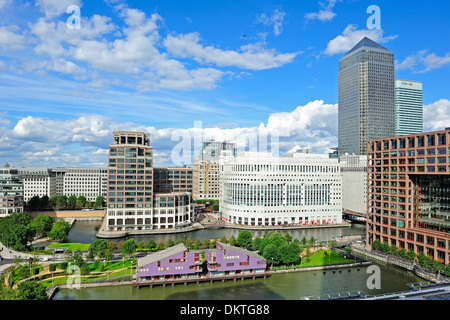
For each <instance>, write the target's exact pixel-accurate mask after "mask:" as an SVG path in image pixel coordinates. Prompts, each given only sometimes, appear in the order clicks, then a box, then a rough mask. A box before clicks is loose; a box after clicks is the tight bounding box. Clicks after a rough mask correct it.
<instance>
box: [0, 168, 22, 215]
mask: <svg viewBox="0 0 450 320" xmlns="http://www.w3.org/2000/svg"><path fill="white" fill-rule="evenodd" d="M23 208H24V200H23V183H22V178H21V177H20V175H19V174H18V170H17V169H13V168H9V166H5V167H4V168H0V218H1V217H3V216H6V215H8V214H10V213H13V212H21V211H23Z"/></svg>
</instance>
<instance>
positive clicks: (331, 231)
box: [67, 221, 366, 243]
mask: <svg viewBox="0 0 450 320" xmlns="http://www.w3.org/2000/svg"><path fill="white" fill-rule="evenodd" d="M100 225H101V222H100V221H76V222H75V224H74V225H73V227H72V229H71V230H70V232H69V235H68V240H67V241H68V242H81V243H92V242H94V241H95V240H97V237H96V233H97V228H98V227H99V226H100ZM240 231H241V230H239V229H225V228H222V229H205V230H196V231H191V232H185V233H174V234H163V235H161V234H159V235H140V236H128V237H126V238H118V239H113V240H112V241H114V242H119V241H126V240H127V239H128V238H134V239H135V240H136V241H137V242H140V241H144V242H147V241H148V240H150V239H153V240H155V241H156V243H158V242H159V241H164V242H166V241H167V240H169V239H172V240H174V241H175V242H176V241H177V240H186V239H188V238H190V239H191V240H192V241H195V240H196V239H197V238H199V239H200V240H202V241H203V239H205V238H208V239H219V240H220V238H222V236H225V237H226V238H229V237H231V236H232V235H234V236H235V237H236V238H237V236H238V234H239V232H240ZM251 232H252V234H253V236H255V237H256V236H258V237H262V236H263V235H264V234H265V233H267V232H269V230H262V231H253V230H251ZM285 232H288V233H290V234H291V235H292V237H293V238H297V239H299V240H301V239H302V238H303V237H306V238H307V239H309V238H311V237H314V238H316V239H318V240H319V241H328V240H331V239H333V238H334V237H337V236H340V235H342V236H350V235H365V232H366V227H365V225H362V224H354V225H352V226H351V227H342V228H318V229H300V230H286V231H282V233H285ZM108 241H109V240H108Z"/></svg>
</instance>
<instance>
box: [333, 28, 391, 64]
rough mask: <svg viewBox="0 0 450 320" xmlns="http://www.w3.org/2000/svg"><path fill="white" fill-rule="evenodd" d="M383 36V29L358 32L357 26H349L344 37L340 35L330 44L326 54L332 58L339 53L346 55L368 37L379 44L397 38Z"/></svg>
mask: <svg viewBox="0 0 450 320" xmlns="http://www.w3.org/2000/svg"><path fill="white" fill-rule="evenodd" d="M383 34H384V31H383V30H382V29H372V30H369V29H362V30H358V29H357V26H356V25H353V24H349V25H348V26H347V27H346V28H345V29H344V31H343V32H342V35H339V36H337V37H336V38H334V39H333V40H331V41H330V42H328V45H327V48H326V49H325V54H327V55H330V56H331V55H335V54H338V53H346V52H347V51H349V50H350V49H352V48H353V47H354V46H355V45H356V44H357V43H358V42H359V41H361V39H363V38H364V37H368V38H370V39H371V40H373V41H375V42H379V43H384V42H388V41H390V40H394V39H395V38H397V35H395V36H388V37H384V35H383Z"/></svg>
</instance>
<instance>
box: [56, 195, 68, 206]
mask: <svg viewBox="0 0 450 320" xmlns="http://www.w3.org/2000/svg"><path fill="white" fill-rule="evenodd" d="M66 207H67V196H58V198H57V199H56V209H65V208H66Z"/></svg>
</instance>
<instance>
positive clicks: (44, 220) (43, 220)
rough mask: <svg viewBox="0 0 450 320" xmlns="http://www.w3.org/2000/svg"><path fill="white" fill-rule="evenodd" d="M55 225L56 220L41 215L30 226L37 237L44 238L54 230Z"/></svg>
mask: <svg viewBox="0 0 450 320" xmlns="http://www.w3.org/2000/svg"><path fill="white" fill-rule="evenodd" d="M54 223H55V218H53V217H50V216H47V215H44V214H39V215H38V216H36V217H35V218H34V219H33V220H32V221H31V223H30V226H31V228H32V229H33V231H34V233H35V234H36V235H42V236H44V235H47V234H48V233H49V232H50V230H52V227H53V224H54Z"/></svg>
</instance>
